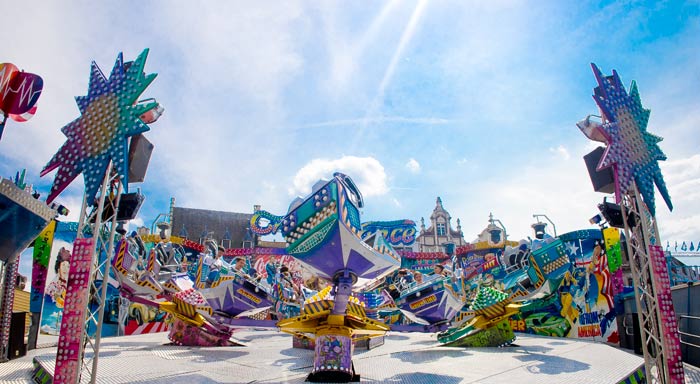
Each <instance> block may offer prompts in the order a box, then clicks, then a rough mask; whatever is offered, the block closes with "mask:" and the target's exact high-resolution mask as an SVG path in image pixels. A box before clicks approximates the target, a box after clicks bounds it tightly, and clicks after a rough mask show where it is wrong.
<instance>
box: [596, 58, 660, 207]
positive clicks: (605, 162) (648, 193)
mask: <svg viewBox="0 0 700 384" xmlns="http://www.w3.org/2000/svg"><path fill="white" fill-rule="evenodd" d="M591 67H592V68H593V73H594V74H595V77H596V80H597V81H598V86H597V87H596V88H595V89H594V90H593V92H594V95H593V99H594V100H595V102H596V104H598V107H599V108H600V111H601V113H602V114H603V125H602V126H601V129H602V131H603V135H604V136H605V138H606V141H607V144H608V146H607V148H606V150H605V153H604V154H603V157H602V158H601V160H600V163H599V164H598V170H602V169H604V168H608V167H611V166H612V167H613V170H614V172H615V176H616V177H615V184H616V185H615V196H616V197H617V201H618V202H620V199H621V195H622V194H626V193H627V192H628V191H629V190H630V188H631V187H632V182H633V181H635V182H636V183H637V188H639V192H640V193H641V194H642V198H643V199H644V202H645V203H646V205H647V207H648V208H649V212H651V214H652V215H655V214H656V205H655V203H654V184H656V187H657V188H658V189H659V192H661V196H662V197H663V199H664V201H665V202H666V205H667V206H668V208H669V209H670V210H673V204H672V203H671V197H670V196H669V194H668V189H667V188H666V183H665V182H664V178H663V175H662V174H661V169H659V163H658V161H659V160H666V155H664V153H663V152H661V149H660V148H659V146H658V143H659V142H660V141H661V140H662V138H661V137H658V136H655V135H652V134H651V133H649V132H647V123H648V122H649V114H650V113H651V111H649V110H648V109H644V108H643V107H642V101H641V99H640V97H639V91H638V90H637V83H636V82H634V81H633V82H632V85H631V86H630V93H629V94H627V91H626V90H625V86H624V85H623V84H622V81H621V80H620V77H619V76H618V74H617V72H616V71H615V70H613V74H612V76H603V74H602V73H601V72H600V69H598V67H597V66H596V65H595V64H591Z"/></svg>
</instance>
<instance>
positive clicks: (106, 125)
mask: <svg viewBox="0 0 700 384" xmlns="http://www.w3.org/2000/svg"><path fill="white" fill-rule="evenodd" d="M147 56H148V49H144V50H143V52H141V54H140V55H139V56H138V57H137V58H136V60H134V61H129V62H124V58H123V55H122V53H119V55H118V56H117V60H116V62H115V63H114V68H112V73H110V75H109V78H106V77H105V75H104V74H103V73H102V71H101V70H100V68H99V67H98V66H97V64H96V63H95V62H94V61H93V62H92V66H91V72H90V84H89V86H88V94H87V95H86V96H78V97H76V98H75V100H76V103H77V104H78V108H79V109H80V113H81V116H80V117H79V118H77V119H75V120H73V121H72V122H70V123H69V124H67V125H66V126H64V127H63V128H61V131H62V132H63V134H64V135H66V138H67V139H66V142H65V143H64V144H63V146H61V148H60V149H59V150H58V152H56V154H55V155H54V156H53V158H51V160H50V161H49V162H48V164H46V166H45V167H44V169H43V170H42V171H41V176H44V175H46V174H47V173H49V172H51V171H53V170H54V169H56V168H58V172H57V174H56V178H55V179H54V182H53V185H52V187H51V192H50V193H49V196H48V198H47V199H46V202H47V203H50V202H51V201H53V200H54V199H55V198H56V197H57V196H58V195H59V194H60V193H61V192H62V191H63V190H64V189H66V187H68V185H69V184H70V183H71V182H72V181H73V180H74V179H75V178H76V177H77V176H78V175H79V174H80V173H84V175H83V177H84V179H85V194H86V198H87V201H88V204H90V203H91V202H92V201H94V199H95V196H96V195H97V192H98V190H99V188H100V186H101V184H102V180H103V179H104V177H105V174H106V173H107V172H111V170H110V169H107V168H108V166H109V164H110V161H111V162H112V168H113V169H114V171H115V172H116V173H117V174H118V175H119V177H120V178H121V182H122V184H123V185H124V190H125V191H128V185H129V180H128V168H129V165H128V153H127V152H128V139H129V137H131V136H134V135H136V134H139V133H143V132H146V131H148V130H149V128H148V126H147V125H146V124H145V123H144V122H143V121H142V120H141V119H140V116H141V115H142V114H144V113H145V112H147V111H149V110H151V109H153V108H155V107H156V106H157V105H158V103H157V102H155V101H152V102H141V103H137V101H138V98H139V97H140V96H141V94H142V93H143V92H144V91H145V90H146V88H147V87H148V86H149V85H150V84H151V82H152V81H153V80H154V79H155V78H156V74H155V73H151V74H148V75H146V74H145V73H144V72H143V68H144V66H145V64H146V58H147Z"/></svg>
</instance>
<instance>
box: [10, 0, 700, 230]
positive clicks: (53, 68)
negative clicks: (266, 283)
mask: <svg viewBox="0 0 700 384" xmlns="http://www.w3.org/2000/svg"><path fill="white" fill-rule="evenodd" d="M3 10H4V14H5V15H6V17H4V18H3V23H2V24H0V31H2V34H3V35H4V36H5V37H6V38H5V39H4V41H3V50H2V51H3V57H2V61H6V62H12V63H14V64H16V65H17V66H18V67H20V68H23V69H24V70H26V71H29V72H33V73H37V74H39V75H41V76H42V77H43V79H44V92H43V94H42V96H41V99H40V100H39V104H38V106H39V109H38V112H37V115H36V116H35V117H34V118H33V119H32V120H31V121H29V122H28V123H24V124H19V123H15V122H12V121H11V122H8V124H7V127H6V129H5V133H4V135H3V137H2V141H0V174H2V175H6V176H10V175H13V174H14V172H15V171H16V170H18V169H21V168H27V170H28V173H29V177H30V179H31V180H32V181H33V182H34V183H35V184H36V188H38V189H39V190H40V191H41V192H43V195H44V196H46V194H47V193H48V190H49V186H50V184H51V182H52V181H53V177H54V174H53V173H52V174H50V175H48V176H47V177H44V178H41V179H40V178H39V177H38V174H39V171H40V170H41V168H42V167H43V166H44V165H45V164H46V163H47V162H48V160H49V159H50V158H51V156H52V155H53V154H54V153H55V152H56V151H57V150H58V148H59V147H60V146H61V144H62V143H63V142H64V141H65V137H64V136H63V134H62V133H61V132H60V128H61V127H62V126H64V125H65V124H67V123H68V122H70V121H72V120H73V119H75V118H76V117H78V115H79V114H78V109H77V106H76V104H75V101H74V97H75V96H80V95H85V94H86V93H87V83H88V78H89V76H88V75H89V68H90V62H91V61H92V60H95V61H96V62H97V64H98V65H99V66H100V67H101V68H102V69H103V71H105V72H108V71H109V70H110V69H111V67H112V65H113V63H114V60H115V58H116V56H117V53H118V52H120V51H122V52H124V56H125V59H126V60H133V59H134V58H135V57H136V55H138V53H140V52H141V50H143V49H144V48H147V47H148V48H150V50H151V51H150V55H149V59H148V61H147V63H146V72H156V73H158V77H157V78H156V80H155V81H154V83H153V84H152V85H151V86H150V87H149V88H148V89H147V90H146V92H145V93H144V95H143V97H144V98H145V97H155V98H156V99H157V100H158V101H159V102H160V103H161V104H162V105H163V106H164V107H165V109H166V111H165V114H164V115H163V116H162V117H161V119H160V120H159V121H158V122H157V123H155V124H153V125H152V126H151V128H152V129H151V131H150V132H148V133H147V137H148V138H149V140H151V141H152V142H153V143H154V144H155V146H156V149H155V151H154V153H153V157H152V159H151V164H150V167H149V171H148V175H147V178H146V181H145V182H144V183H142V184H133V185H132V188H135V187H139V188H141V189H142V191H143V193H145V194H146V202H145V204H144V206H143V208H142V210H141V213H140V216H139V218H138V219H137V220H136V223H146V224H147V225H149V226H150V223H151V222H152V221H153V219H154V218H155V216H156V215H157V214H158V213H160V212H166V211H167V209H168V202H169V199H170V197H171V196H172V197H175V198H176V201H177V205H178V206H183V207H190V208H203V209H214V210H222V211H238V212H251V211H252V207H253V205H254V204H261V205H262V206H263V208H264V209H267V210H269V211H271V212H273V213H276V214H283V213H285V212H286V210H287V206H288V204H289V203H290V202H291V200H292V199H293V197H294V196H296V195H305V194H306V193H308V192H309V190H310V187H311V185H312V184H313V183H314V182H315V181H316V180H317V179H319V178H321V177H325V178H328V177H330V175H331V174H332V172H334V171H336V170H338V171H343V172H345V173H347V174H348V175H350V176H351V177H352V178H353V179H355V181H356V182H357V183H358V185H359V187H360V190H361V191H362V192H363V194H364V196H365V202H366V207H365V208H364V210H363V219H364V220H366V221H369V220H395V219H403V218H407V219H412V220H415V221H416V222H419V221H420V218H421V217H425V218H426V220H427V219H428V217H429V216H430V214H431V212H432V210H433V208H434V206H435V198H436V197H437V196H441V197H442V200H443V203H444V205H445V208H446V209H447V210H448V211H449V212H450V213H451V215H452V218H453V225H456V224H455V223H454V221H455V220H456V219H457V218H459V219H461V223H462V229H463V231H464V233H465V237H466V240H468V241H469V240H472V239H474V238H475V237H476V235H477V234H478V233H479V232H480V231H481V230H482V229H483V227H484V226H485V225H486V224H487V219H488V215H489V213H490V212H493V214H494V216H495V217H497V218H499V219H500V220H501V221H502V222H503V224H504V225H505V226H506V228H507V230H508V233H509V238H510V239H513V240H518V239H521V238H524V237H526V236H528V235H531V229H530V224H531V223H532V222H533V221H534V220H533V218H532V215H533V214H535V213H538V214H547V215H548V216H549V217H550V218H551V219H552V220H553V221H554V222H555V224H556V225H557V231H558V232H559V233H564V232H568V231H571V230H576V229H581V228H589V227H591V225H590V224H589V223H588V219H589V218H590V217H592V216H593V215H595V214H596V213H597V209H596V205H597V204H598V203H600V202H601V201H602V199H603V197H604V195H601V194H598V193H595V192H593V190H592V187H591V184H590V181H589V179H588V174H587V171H586V168H585V164H584V162H583V160H582V157H583V155H585V154H586V153H588V152H590V151H591V150H592V149H593V148H594V147H595V146H594V145H593V144H592V143H591V142H589V141H588V140H587V139H586V138H585V137H584V136H583V135H582V134H581V133H580V132H579V131H578V129H577V128H576V126H575V123H576V122H577V121H578V120H580V119H581V118H583V117H585V116H586V115H588V114H592V113H594V114H597V113H598V111H597V107H596V105H595V103H594V101H593V99H592V98H591V94H592V89H593V87H594V86H595V79H594V77H593V73H592V72H591V69H590V63H591V62H594V63H596V64H597V65H598V66H599V67H600V68H601V69H602V70H603V72H604V73H606V74H610V73H611V72H612V70H613V69H616V70H617V71H618V72H619V74H620V76H621V78H622V80H623V82H624V83H625V84H626V85H629V84H630V82H631V81H632V80H636V81H637V83H638V85H639V91H640V93H641V96H642V102H643V104H644V106H645V107H646V108H649V109H651V111H652V112H651V119H650V123H649V127H648V130H649V132H651V133H654V134H657V135H659V136H662V137H664V141H663V142H661V143H660V146H661V149H662V150H663V151H664V152H665V153H666V155H667V156H668V161H665V162H661V169H662V171H663V172H664V176H665V179H666V183H667V184H668V187H669V191H670V194H671V199H672V201H673V203H674V207H675V209H674V211H673V212H672V213H671V212H669V211H668V209H667V208H666V207H665V206H663V205H659V207H658V209H657V212H658V220H659V229H660V232H661V238H662V240H663V242H664V243H665V241H666V240H669V241H671V242H672V243H673V241H674V240H678V241H682V240H686V241H694V242H698V241H700V199H698V197H700V192H698V191H700V188H698V187H700V152H699V151H698V148H699V144H700V135H698V134H697V132H698V126H699V125H700V92H698V85H700V3H699V2H698V1H686V2H683V1H669V2H658V1H654V2H637V1H634V2H606V1H604V2H555V1H551V2H527V1H403V2H399V1H388V2H374V1H373V2H330V1H329V2H326V1H324V2H311V1H308V2H299V1H283V2H231V1H220V2H217V1H203V2H194V1H188V2H184V1H182V2H165V1H162V2H160V1H147V2H141V1H120V2H116V3H107V4H105V3H100V2H77V1H76V2H69V3H61V4H58V3H51V2H48V3H46V2H33V1H29V2H11V3H9V4H6V5H4V7H3ZM10 15H13V16H12V17H10ZM81 179H82V178H79V180H81ZM81 193H82V181H76V182H75V183H74V184H73V185H72V186H71V187H69V188H68V189H67V190H66V191H65V192H64V193H63V195H61V197H59V199H58V201H60V202H62V203H63V204H65V205H67V206H69V207H71V208H72V213H71V218H77V215H78V211H79V207H78V203H79V201H80V199H81ZM657 201H661V200H660V199H657Z"/></svg>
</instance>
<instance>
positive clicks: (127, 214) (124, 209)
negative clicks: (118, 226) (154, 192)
mask: <svg viewBox="0 0 700 384" xmlns="http://www.w3.org/2000/svg"><path fill="white" fill-rule="evenodd" d="M143 200H144V196H143V195H142V194H140V193H138V192H132V193H122V197H121V199H120V200H119V211H118V212H117V221H128V220H133V219H134V218H136V214H137V213H139V208H141V204H143ZM113 214H114V209H113V208H112V203H110V202H108V201H106V202H105V206H104V209H103V210H102V221H103V222H104V221H106V220H107V219H109V217H110V216H112V215H113ZM90 221H91V222H93V223H94V222H95V218H94V217H93V218H92V219H91V220H90Z"/></svg>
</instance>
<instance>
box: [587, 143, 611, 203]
mask: <svg viewBox="0 0 700 384" xmlns="http://www.w3.org/2000/svg"><path fill="white" fill-rule="evenodd" d="M604 152H605V148H603V147H598V148H596V149H594V150H593V151H592V152H591V153H589V154H587V155H585V156H583V160H584V161H585V162H586V168H588V176H590V177H591V183H593V190H595V191H596V192H603V193H613V192H615V175H614V173H613V169H612V167H608V168H605V169H603V170H600V171H597V170H596V168H597V167H598V163H599V162H600V158H601V157H603V153H604Z"/></svg>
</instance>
